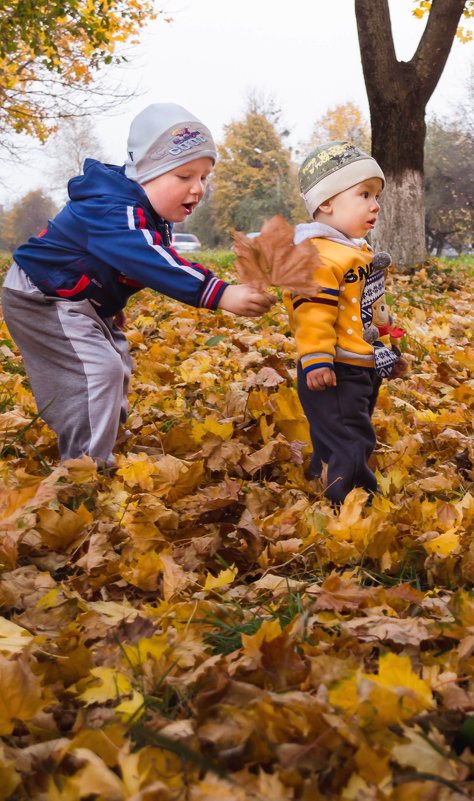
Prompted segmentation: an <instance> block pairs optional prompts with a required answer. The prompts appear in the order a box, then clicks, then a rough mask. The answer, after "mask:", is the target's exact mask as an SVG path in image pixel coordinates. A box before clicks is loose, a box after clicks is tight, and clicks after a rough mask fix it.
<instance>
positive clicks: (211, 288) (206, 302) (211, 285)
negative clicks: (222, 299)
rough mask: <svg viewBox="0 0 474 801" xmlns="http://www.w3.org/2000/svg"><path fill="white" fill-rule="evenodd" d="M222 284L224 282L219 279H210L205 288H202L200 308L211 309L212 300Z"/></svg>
mask: <svg viewBox="0 0 474 801" xmlns="http://www.w3.org/2000/svg"><path fill="white" fill-rule="evenodd" d="M224 284H225V281H221V279H220V278H215V277H212V278H211V279H210V281H209V282H208V284H207V286H205V287H204V290H203V293H202V295H201V300H200V303H201V306H203V307H205V308H207V309H211V308H213V303H214V300H215V298H216V296H217V294H218V292H219V290H220V288H221V287H222V286H223V285H224Z"/></svg>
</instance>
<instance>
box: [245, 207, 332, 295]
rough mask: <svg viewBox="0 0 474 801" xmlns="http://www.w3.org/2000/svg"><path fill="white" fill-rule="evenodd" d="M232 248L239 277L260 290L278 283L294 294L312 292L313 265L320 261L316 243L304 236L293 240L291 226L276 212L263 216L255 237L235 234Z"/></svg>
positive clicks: (314, 290) (314, 268) (316, 265)
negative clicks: (272, 214) (302, 239)
mask: <svg viewBox="0 0 474 801" xmlns="http://www.w3.org/2000/svg"><path fill="white" fill-rule="evenodd" d="M234 251H235V253H236V256H237V258H236V262H235V264H236V268H237V275H238V276H239V280H240V281H241V282H242V283H244V284H251V285H252V286H255V287H257V288H258V289H260V290H262V291H263V290H265V289H267V287H268V286H270V285H273V286H279V287H281V288H282V289H287V290H288V291H290V292H295V293H297V294H309V295H314V294H316V292H317V291H318V288H319V287H318V284H316V282H315V281H314V273H315V271H316V268H317V267H319V265H320V264H321V261H320V257H319V254H318V251H317V249H316V247H315V246H314V245H313V244H312V243H311V242H310V241H309V240H305V241H304V242H301V243H300V244H298V245H294V244H293V227H292V226H291V225H290V224H289V223H288V222H286V220H284V219H283V217H282V216H281V215H280V214H278V215H277V216H276V217H272V219H271V220H265V222H264V224H263V226H262V231H261V233H260V235H259V236H256V237H255V238H254V239H248V238H247V237H246V236H245V235H244V234H242V233H241V232H236V233H235V234H234Z"/></svg>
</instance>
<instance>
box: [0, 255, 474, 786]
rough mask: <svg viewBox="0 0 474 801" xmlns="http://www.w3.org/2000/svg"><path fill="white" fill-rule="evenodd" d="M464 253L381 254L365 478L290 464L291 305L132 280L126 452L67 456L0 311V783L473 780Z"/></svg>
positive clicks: (294, 444) (302, 436) (299, 460)
mask: <svg viewBox="0 0 474 801" xmlns="http://www.w3.org/2000/svg"><path fill="white" fill-rule="evenodd" d="M472 281H473V270H472V267H469V264H468V263H467V262H465V263H459V262H457V263H450V264H449V265H447V264H441V263H437V262H434V261H433V262H430V263H428V264H427V265H426V266H425V268H423V269H422V270H419V271H418V272H417V274H416V276H414V277H412V276H398V277H397V276H395V277H394V276H392V277H391V278H390V281H389V290H388V291H389V293H390V294H389V296H388V299H389V302H390V303H393V304H394V305H393V308H394V309H395V308H396V312H397V319H398V320H400V321H403V324H404V327H405V328H406V329H407V334H406V336H405V338H404V341H403V348H404V355H405V356H406V358H407V359H408V361H409V364H410V372H409V374H408V376H407V378H406V379H397V380H396V381H394V382H389V383H385V384H384V386H383V388H382V390H381V393H380V399H379V402H378V406H377V409H376V412H375V416H374V423H375V427H376V431H377V438H378V446H377V450H376V453H375V454H374V457H373V467H374V469H376V471H377V475H378V477H379V483H380V491H381V493H380V495H379V496H378V497H377V498H376V499H375V500H374V503H373V506H372V507H366V506H365V501H366V495H365V493H364V492H363V491H362V490H354V491H353V492H352V493H351V494H350V496H349V497H348V498H347V500H346V503H345V504H344V506H343V508H342V509H341V511H340V513H334V512H333V510H332V509H331V508H330V507H329V505H328V504H327V503H326V501H325V500H324V495H323V487H322V485H321V484H318V483H314V482H310V481H308V480H307V468H308V462H309V449H308V446H307V442H308V430H307V425H306V422H305V419H304V417H303V415H302V412H301V408H300V406H299V403H298V399H297V395H296V391H295V350H294V344H293V341H292V339H291V337H290V335H289V331H288V325H287V320H286V315H285V312H284V309H283V306H282V305H281V304H280V303H278V304H277V305H276V306H275V307H274V309H273V310H272V312H271V313H270V314H268V315H266V316H265V317H264V318H263V319H261V320H257V321H255V320H242V319H237V318H235V317H233V316H231V315H230V314H227V313H222V312H218V313H211V312H206V311H203V310H199V311H197V310H194V309H190V308H187V307H183V306H181V305H179V304H177V303H174V302H172V301H169V300H166V299H164V298H163V297H161V296H158V295H156V294H154V293H152V292H147V291H142V292H140V293H139V294H138V295H136V296H135V298H134V300H133V301H132V302H131V303H130V305H129V308H128V310H127V314H128V328H127V333H128V337H129V340H130V346H131V349H132V353H133V356H134V360H135V365H136V370H135V375H134V381H133V385H132V391H131V396H130V401H131V411H130V416H129V421H128V429H129V433H126V432H121V436H120V439H119V443H118V445H117V466H118V470H117V473H116V474H115V475H114V476H113V477H112V478H106V477H104V476H101V475H98V474H97V472H96V469H95V466H94V465H93V464H92V462H91V461H90V460H89V459H88V458H84V459H82V460H76V461H71V462H68V463H65V464H63V465H59V464H58V461H57V452H56V444H55V438H54V436H53V435H52V433H51V432H50V431H49V429H48V428H47V427H46V426H45V425H44V424H43V423H42V422H41V421H40V420H39V419H37V418H35V411H36V410H35V407H34V403H33V400H32V396H31V393H30V391H29V387H28V381H27V379H26V377H25V374H24V372H23V368H22V363H21V360H20V358H19V356H18V354H17V352H16V350H15V348H14V346H13V345H12V343H11V340H10V339H9V336H8V332H7V331H6V329H5V326H3V327H2V329H1V331H2V333H1V340H2V341H1V344H0V359H1V362H2V372H1V373H0V380H1V415H0V429H1V430H2V431H3V434H2V440H1V442H0V454H1V459H0V481H1V484H0V615H1V616H0V687H1V692H0V735H1V737H2V739H1V744H0V799H5V800H6V799H10V800H11V801H22V799H35V801H36V799H38V801H79V799H87V800H88V801H93V800H94V799H99V800H100V801H102V799H103V801H122V799H130V800H132V799H133V801H225V800H226V799H229V801H247V800H248V801H263V800H264V799H265V801H286V800H287V799H295V801H296V799H301V800H302V801H320V800H321V801H323V800H324V801H369V800H370V801H371V800H372V799H373V801H375V800H377V801H379V800H380V801H419V800H420V799H421V801H463V799H467V798H472V797H473V796H474V771H473V759H472V752H473V751H474V695H473V667H474V595H473V593H472V592H471V588H472V583H473V579H474V543H473V537H472V534H473V529H474V525H473V521H474V492H473V444H472V439H471V434H472V403H473V397H474V384H473V380H472V378H471V377H470V373H469V368H470V367H471V369H472V350H471V337H472V331H473V316H472V292H471V293H470V289H471V287H472Z"/></svg>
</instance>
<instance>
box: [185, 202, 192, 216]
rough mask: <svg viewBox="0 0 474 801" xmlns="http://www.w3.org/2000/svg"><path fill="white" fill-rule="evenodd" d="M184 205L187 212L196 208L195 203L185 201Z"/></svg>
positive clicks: (189, 212)
mask: <svg viewBox="0 0 474 801" xmlns="http://www.w3.org/2000/svg"><path fill="white" fill-rule="evenodd" d="M183 206H184V208H185V211H186V214H191V213H192V210H193V208H194V203H183Z"/></svg>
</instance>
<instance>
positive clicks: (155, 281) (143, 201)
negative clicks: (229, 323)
mask: <svg viewBox="0 0 474 801" xmlns="http://www.w3.org/2000/svg"><path fill="white" fill-rule="evenodd" d="M68 191H69V197H70V200H69V201H68V203H67V204H66V206H65V207H64V208H63V209H62V211H60V212H59V214H58V215H57V216H56V217H55V218H54V219H53V220H50V221H49V222H48V226H47V228H46V229H45V230H44V231H43V232H42V233H41V234H40V235H39V236H33V237H31V238H30V239H29V240H28V242H26V243H25V244H24V245H20V247H19V248H17V250H16V251H15V253H14V254H13V258H14V259H15V261H16V262H17V264H19V266H20V267H21V268H22V270H24V271H25V273H26V274H27V275H28V276H29V278H30V279H31V280H32V281H33V283H34V284H35V285H36V286H37V287H38V288H39V289H40V290H41V291H42V292H44V294H45V295H52V296H53V297H62V298H67V299H68V300H73V301H74V300H84V299H88V300H89V301H90V302H91V303H92V304H93V305H94V307H95V309H96V311H97V313H98V314H99V316H100V317H112V316H113V315H115V314H117V312H119V311H120V310H121V309H123V308H124V306H125V305H126V303H127V300H128V299H129V297H130V295H132V294H133V293H134V292H137V291H138V290H139V289H141V288H142V287H145V286H146V287H149V288H150V289H155V290H157V291H158V292H161V293H163V294H164V295H167V296H168V297H170V298H174V299H175V300H179V301H181V302H182V303H187V304H188V305H190V306H203V307H205V308H209V309H215V308H217V304H218V301H219V299H220V297H221V295H222V293H223V292H224V289H225V288H226V287H227V286H228V284H227V283H226V282H225V281H221V280H220V279H219V278H216V276H215V275H214V274H213V273H212V271H211V270H209V269H207V267H203V266H202V265H201V264H197V263H192V262H187V261H186V260H185V259H183V258H181V256H178V255H177V253H176V252H175V251H174V250H173V249H172V248H171V247H170V225H169V224H168V223H167V222H166V220H163V219H162V218H161V217H160V216H159V215H158V214H157V213H156V212H155V211H154V210H153V208H152V206H151V205H150V203H149V201H148V198H147V195H146V193H145V192H144V190H143V189H142V187H141V186H140V185H139V184H138V183H136V182H135V181H131V180H130V179H129V178H127V177H126V175H125V172H124V168H123V167H117V166H115V165H113V164H102V163H101V162H99V161H95V160H94V159H86V161H85V163H84V174H83V175H80V176H78V177H77V178H72V179H71V180H70V181H69V185H68Z"/></svg>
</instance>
